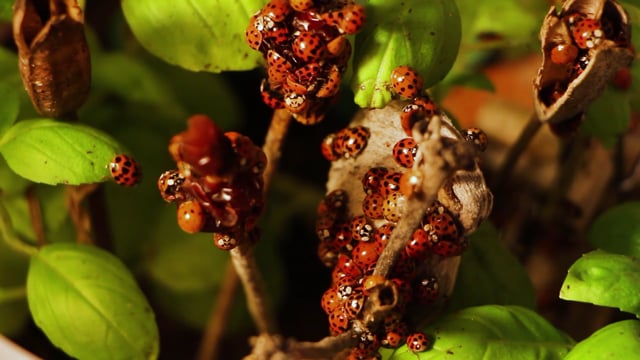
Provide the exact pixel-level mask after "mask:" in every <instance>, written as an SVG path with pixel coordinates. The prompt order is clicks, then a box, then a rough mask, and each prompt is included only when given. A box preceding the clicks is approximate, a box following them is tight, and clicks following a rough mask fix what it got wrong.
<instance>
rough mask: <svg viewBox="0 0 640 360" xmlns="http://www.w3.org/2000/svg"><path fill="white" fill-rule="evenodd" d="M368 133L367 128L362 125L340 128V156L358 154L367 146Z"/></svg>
mask: <svg viewBox="0 0 640 360" xmlns="http://www.w3.org/2000/svg"><path fill="white" fill-rule="evenodd" d="M370 135H371V134H370V132H369V128H367V127H364V126H354V127H350V128H346V129H342V130H341V131H340V132H339V136H340V141H341V144H342V151H343V152H342V156H344V157H345V158H352V157H356V156H358V155H359V154H360V153H361V152H362V151H363V150H364V149H365V148H366V147H367V143H368V142H369V136H370Z"/></svg>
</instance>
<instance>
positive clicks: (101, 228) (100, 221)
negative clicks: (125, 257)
mask: <svg viewBox="0 0 640 360" xmlns="http://www.w3.org/2000/svg"><path fill="white" fill-rule="evenodd" d="M87 200H88V202H89V218H90V220H89V221H90V222H91V227H92V230H93V237H94V242H95V244H96V246H98V247H100V248H102V249H105V250H108V251H110V250H113V241H112V238H111V227H110V226H109V214H108V213H107V207H106V201H105V197H104V186H103V185H102V184H100V185H98V187H97V188H96V190H95V191H94V192H92V193H91V194H89V196H88V198H87Z"/></svg>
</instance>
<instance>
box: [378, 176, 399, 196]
mask: <svg viewBox="0 0 640 360" xmlns="http://www.w3.org/2000/svg"><path fill="white" fill-rule="evenodd" d="M401 178H402V173H400V172H388V173H387V174H386V175H384V177H383V178H382V181H380V186H379V188H378V192H380V194H382V196H384V197H385V198H386V197H387V196H389V194H391V193H394V192H398V191H400V179H401Z"/></svg>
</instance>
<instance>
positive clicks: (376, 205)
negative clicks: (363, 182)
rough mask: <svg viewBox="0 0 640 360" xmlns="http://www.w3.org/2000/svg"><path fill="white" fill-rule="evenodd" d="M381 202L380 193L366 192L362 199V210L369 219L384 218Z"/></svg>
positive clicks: (382, 198)
mask: <svg viewBox="0 0 640 360" xmlns="http://www.w3.org/2000/svg"><path fill="white" fill-rule="evenodd" d="M383 203H384V197H383V196H382V195H380V194H378V193H372V194H367V195H366V196H365V197H364V199H363V200H362V212H363V214H364V215H365V216H366V217H368V218H370V219H382V218H384V213H383V212H382V204H383Z"/></svg>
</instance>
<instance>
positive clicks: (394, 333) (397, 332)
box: [380, 321, 409, 349]
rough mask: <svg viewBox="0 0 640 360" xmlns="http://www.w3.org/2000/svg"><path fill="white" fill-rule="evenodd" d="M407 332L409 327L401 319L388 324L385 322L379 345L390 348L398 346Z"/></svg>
mask: <svg viewBox="0 0 640 360" xmlns="http://www.w3.org/2000/svg"><path fill="white" fill-rule="evenodd" d="M408 334H409V328H408V327H407V324H406V323H404V322H402V321H395V322H394V323H392V324H390V325H389V326H387V325H386V324H385V327H384V337H383V338H382V340H381V341H380V345H382V346H383V347H386V348H391V349H395V348H398V347H400V345H402V344H403V343H404V339H405V338H406V337H407V335H408Z"/></svg>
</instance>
